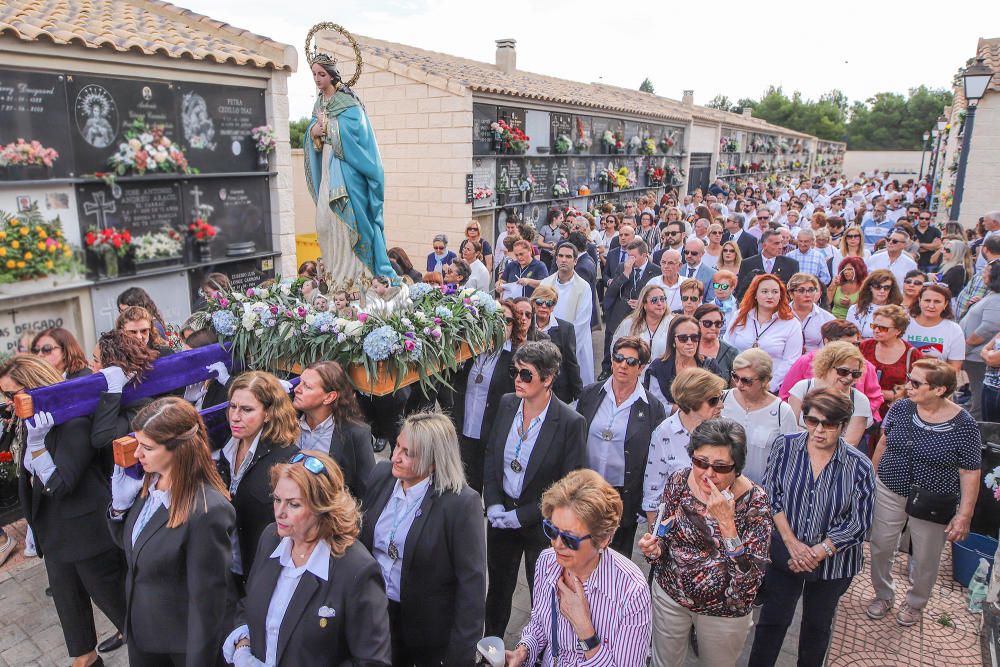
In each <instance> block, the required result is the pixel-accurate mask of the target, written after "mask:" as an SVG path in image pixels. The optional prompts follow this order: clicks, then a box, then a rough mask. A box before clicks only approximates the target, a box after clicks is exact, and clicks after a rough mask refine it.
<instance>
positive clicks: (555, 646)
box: [552, 587, 559, 665]
mask: <svg viewBox="0 0 1000 667" xmlns="http://www.w3.org/2000/svg"><path fill="white" fill-rule="evenodd" d="M552 664H553V665H558V664H559V604H558V602H556V589H555V587H553V588H552Z"/></svg>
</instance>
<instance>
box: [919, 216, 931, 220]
mask: <svg viewBox="0 0 1000 667" xmlns="http://www.w3.org/2000/svg"><path fill="white" fill-rule="evenodd" d="M920 219H921V220H930V219H931V217H930V216H927V217H924V216H920Z"/></svg>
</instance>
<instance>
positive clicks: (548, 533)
mask: <svg viewBox="0 0 1000 667" xmlns="http://www.w3.org/2000/svg"><path fill="white" fill-rule="evenodd" d="M542 532H543V533H545V537H547V538H548V539H549V540H551V541H552V542H555V541H556V540H557V539H561V540H562V543H563V544H565V545H566V548H567V549H569V550H570V551H579V549H580V543H581V542H583V541H584V540H589V539H590V535H584V536H583V537H577V536H576V535H570V534H569V533H564V532H563V531H561V530H559V529H558V528H556V525H555V524H554V523H552V522H551V521H549V520H548V519H542Z"/></svg>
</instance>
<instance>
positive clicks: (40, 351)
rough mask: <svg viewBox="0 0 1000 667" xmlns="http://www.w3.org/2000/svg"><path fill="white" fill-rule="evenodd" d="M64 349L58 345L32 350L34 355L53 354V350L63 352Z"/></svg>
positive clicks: (43, 346)
mask: <svg viewBox="0 0 1000 667" xmlns="http://www.w3.org/2000/svg"><path fill="white" fill-rule="evenodd" d="M61 349H62V348H61V347H59V346H58V345H42V346H41V347H33V348H31V353H32V354H52V350H61Z"/></svg>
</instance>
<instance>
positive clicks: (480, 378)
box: [476, 373, 483, 384]
mask: <svg viewBox="0 0 1000 667" xmlns="http://www.w3.org/2000/svg"><path fill="white" fill-rule="evenodd" d="M482 383H483V374H482V373H480V374H479V375H477V376H476V384H482Z"/></svg>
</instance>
